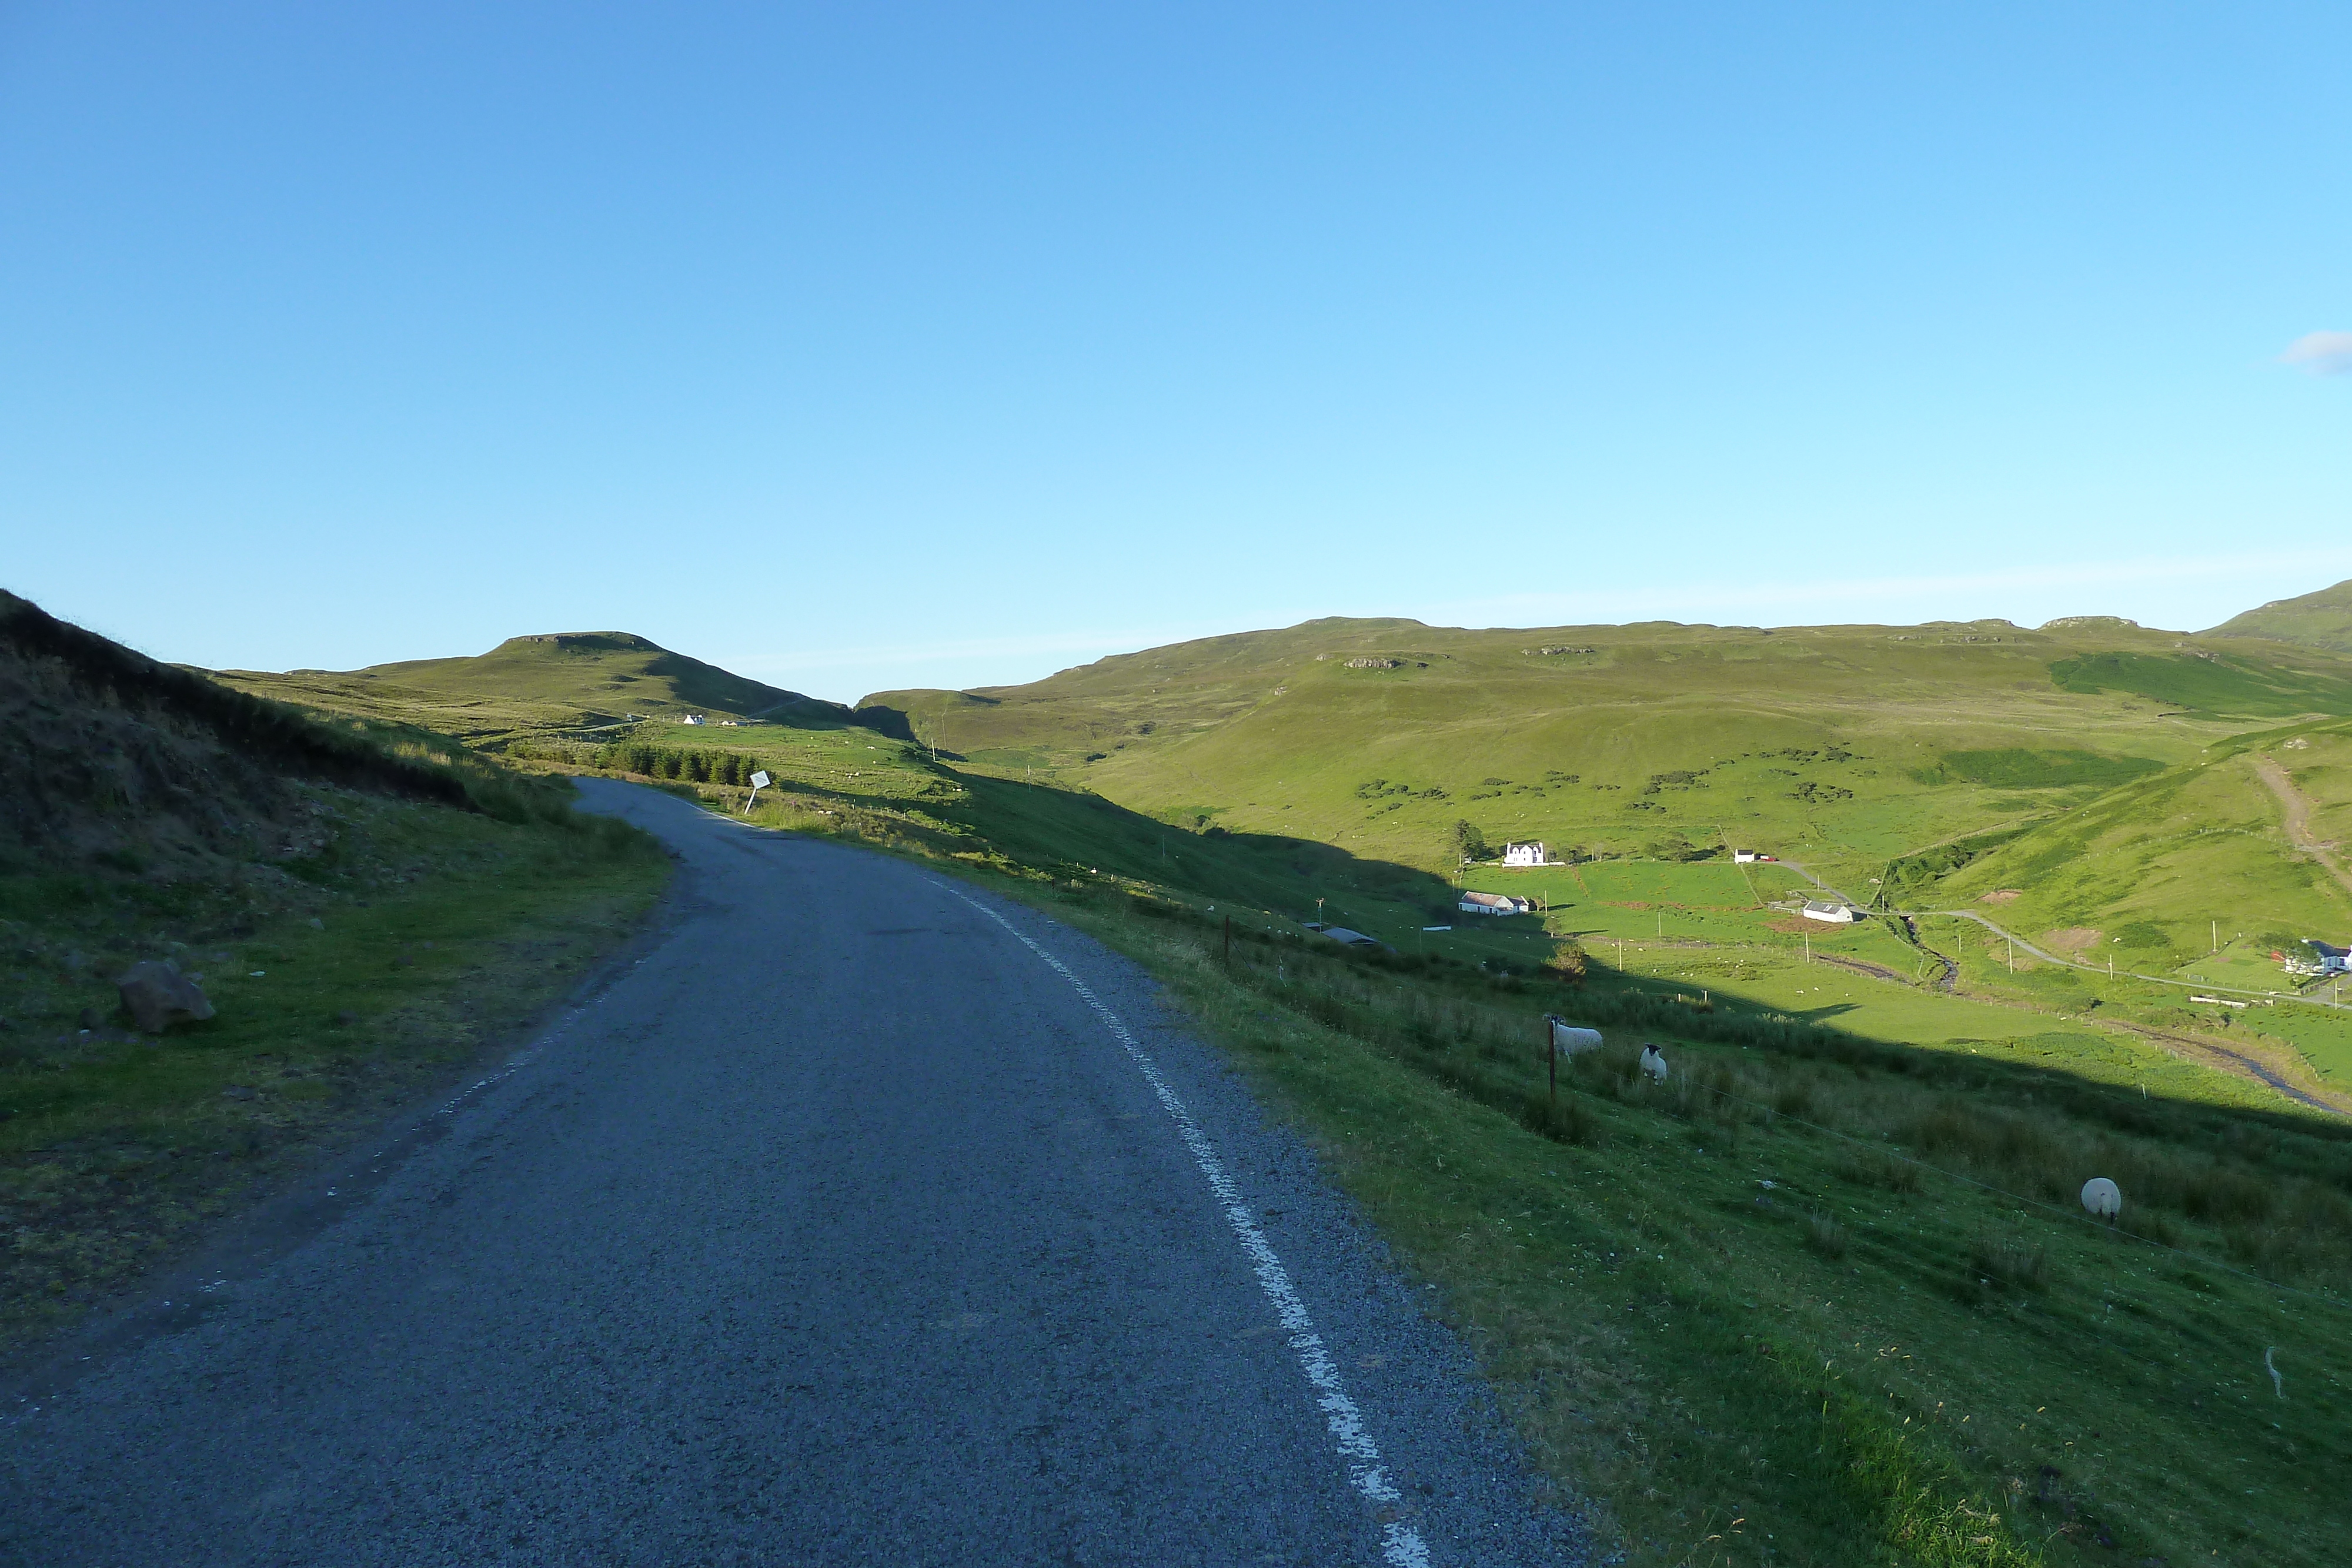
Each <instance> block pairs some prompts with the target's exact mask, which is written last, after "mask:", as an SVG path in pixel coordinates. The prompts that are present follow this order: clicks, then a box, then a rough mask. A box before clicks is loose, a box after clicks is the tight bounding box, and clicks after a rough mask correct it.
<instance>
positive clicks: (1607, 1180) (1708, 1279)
mask: <svg viewBox="0 0 2352 1568" xmlns="http://www.w3.org/2000/svg"><path fill="white" fill-rule="evenodd" d="M1023 891H1024V894H1025V895H1026V896H1029V897H1031V898H1032V899H1033V900H1034V901H1040V902H1044V903H1046V904H1049V905H1050V906H1051V907H1052V908H1053V909H1054V912H1055V914H1057V915H1060V916H1062V917H1063V918H1065V919H1067V920H1069V921H1070V922H1071V923H1072V924H1074V925H1079V926H1081V927H1082V928H1085V929H1087V930H1089V931H1091V932H1093V933H1094V934H1096V935H1097V936H1100V937H1101V938H1103V939H1104V940H1106V941H1107V942H1108V943H1109V944H1110V945H1112V946H1115V947H1117V948H1118V949H1120V950H1121V951H1123V952H1125V953H1127V954H1128V955H1129V956H1132V957H1134V958H1136V959H1137V960H1138V961H1139V962H1141V963H1142V964H1144V965H1145V966H1146V967H1148V968H1150V970H1151V971H1152V972H1153V973H1154V974H1156V975H1157V976H1159V977H1160V978H1161V979H1162V980H1163V981H1165V982H1166V983H1167V984H1169V985H1170V987H1171V988H1172V990H1173V991H1174V992H1175V994H1176V996H1177V997H1178V998H1179V999H1180V1000H1181V1002H1182V1004H1183V1005H1184V1006H1185V1007H1186V1008H1187V1009H1189V1010H1190V1011H1191V1012H1192V1014H1193V1015H1194V1016H1195V1017H1196V1018H1198V1019H1200V1020H1201V1021H1202V1024H1203V1026H1204V1027H1205V1028H1206V1029H1207V1030H1209V1031H1210V1032H1211V1033H1212V1034H1213V1036H1214V1037H1215V1038H1216V1039H1218V1040H1221V1041H1222V1042H1223V1043H1224V1044H1225V1046H1226V1047H1227V1048H1228V1050H1229V1051H1230V1052H1231V1054H1232V1056H1233V1058H1234V1061H1237V1062H1238V1063H1240V1064H1241V1065H1242V1066H1243V1068H1244V1071H1246V1072H1247V1073H1248V1074H1249V1075H1250V1076H1251V1077H1252V1078H1253V1080H1255V1082H1257V1084H1258V1085H1259V1087H1260V1088H1261V1090H1262V1091H1263V1092H1265V1093H1266V1094H1267V1095H1268V1096H1269V1097H1270V1099H1271V1100H1272V1101H1273V1103H1275V1104H1276V1105H1277V1106H1278V1107H1280V1109H1281V1110H1282V1111H1283V1112H1284V1113H1286V1115H1287V1116H1288V1117H1289V1119H1290V1120H1291V1121H1292V1122H1293V1123H1294V1124H1295V1125H1297V1127H1298V1128H1299V1129H1300V1130H1301V1131H1302V1132H1304V1133H1305V1134H1307V1136H1309V1137H1310V1138H1311V1139H1312V1140H1313V1141H1314V1142H1315V1143H1316V1145H1318V1148H1319V1149H1320V1150H1321V1152H1322V1154H1323V1155H1324V1157H1325V1159H1326V1161H1327V1163H1328V1168H1329V1169H1330V1171H1331V1172H1332V1174H1333V1176H1335V1178H1336V1179H1337V1180H1339V1183H1340V1184H1341V1185H1342V1186H1344V1187H1345V1188H1346V1189H1347V1190H1348V1191H1349V1193H1350V1194H1351V1195H1352V1196H1353V1197H1355V1198H1356V1199H1357V1200H1358V1201H1359V1202H1360V1203H1361V1204H1362V1205H1363V1207H1364V1208H1365V1210H1366V1212H1367V1214H1368V1216H1369V1217H1370V1218H1371V1220H1372V1221H1373V1222H1374V1223H1375V1224H1376V1225H1378V1226H1379V1227H1380V1228H1381V1231H1382V1232H1383V1233H1384V1234H1385V1235H1386V1236H1387V1237H1388V1238H1389V1239H1391V1242H1392V1243H1393V1244H1394V1245H1395V1246H1396V1248H1397V1249H1398V1251H1399V1252H1400V1254H1401V1255H1402V1257H1403V1258H1404V1260H1406V1261H1407V1263H1408V1265H1409V1266H1410V1267H1412V1268H1413V1269H1414V1270H1418V1271H1420V1272H1421V1273H1423V1275H1425V1276H1426V1277H1427V1278H1428V1279H1430V1280H1431V1281H1435V1282H1437V1283H1439V1284H1440V1285H1441V1286H1442V1287H1443V1288H1444V1296H1445V1300H1446V1302H1447V1312H1448V1315H1449V1316H1450V1317H1451V1318H1452V1319H1453V1321H1454V1322H1455V1323H1456V1325H1457V1326H1458V1327H1460V1328H1461V1329H1462V1330H1463V1331H1464V1332H1465V1334H1466V1335H1467V1336H1468V1337H1469V1339H1470V1340H1471V1343H1473V1344H1474V1345H1475V1346H1476V1347H1477V1348H1478V1350H1479V1352H1480V1354H1481V1355H1482V1356H1483V1358H1484V1361H1485V1364H1486V1367H1487V1369H1488V1371H1489V1373H1490V1374H1491V1375H1493V1376H1494V1377H1495V1379H1496V1382H1497V1384H1498V1385H1500V1386H1501V1387H1502V1388H1503V1389H1504V1390H1505V1392H1506V1394H1507V1396H1508V1397H1510V1398H1511V1400H1512V1401H1513V1402H1514V1403H1515V1405H1516V1406H1517V1410H1518V1412H1519V1414H1520V1417H1521V1420H1522V1423H1523V1426H1524V1428H1525V1430H1526V1432H1527V1434H1528V1438H1529V1440H1530V1442H1531V1444H1532V1446H1533V1448H1534V1450H1535V1452H1536V1453H1537V1455H1538V1457H1539V1458H1540V1459H1541V1461H1542V1462H1543V1463H1544V1464H1545V1465H1546V1466H1547V1468H1548V1469H1551V1470H1552V1471H1554V1472H1555V1473H1556V1474H1558V1475H1559V1476H1560V1477H1561V1478H1562V1479H1566V1480H1567V1481H1569V1482H1570V1484H1571V1485H1572V1486H1574V1487H1575V1488H1577V1489H1578V1490H1580V1491H1582V1492H1583V1493H1584V1494H1585V1495H1587V1496H1590V1497H1593V1498H1596V1499H1599V1500H1601V1501H1602V1502H1603V1504H1604V1506H1605V1508H1606V1510H1607V1511H1608V1515H1609V1518H1610V1521H1611V1524H1612V1528H1613V1529H1614V1531H1616V1532H1617V1534H1618V1536H1619V1538H1620V1540H1621V1542H1622V1545H1623V1547H1624V1549H1625V1551H1626V1552H1627V1555H1628V1558H1629V1560H1630V1561H1632V1562H1634V1563H1660V1564H1668V1563H1671V1564H1693V1565H1700V1564H1704V1565H1710V1568H1712V1565H1717V1564H1721V1565H1728V1564H1733V1563H1820V1564H1848V1563H1935V1564H1960V1563H1967V1564H1985V1565H1994V1564H2011V1563H2042V1562H2046V1563H2075V1562H2086V1563H2100V1562H2105V1563H2112V1562H2118V1561H2121V1562H2126V1563H2141V1562H2145V1561H2147V1560H2150V1559H2156V1560H2161V1561H2169V1562H2173V1563H2183V1562H2189V1561H2196V1562H2201V1563H2240V1564H2254V1563H2263V1564H2277V1563H2314V1564H2316V1563H2326V1562H2330V1561H2333V1560H2334V1558H2335V1556H2336V1548H2337V1543H2338V1542H2340V1541H2341V1539H2342V1536H2343V1529H2344V1525H2345V1523H2346V1513H2347V1505H2346V1500H2345V1498H2344V1495H2343V1491H2342V1489H2341V1486H2340V1484H2339V1483H2340V1479H2341V1477H2342V1476H2343V1475H2345V1474H2347V1473H2352V1416H2347V1409H2346V1405H2345V1394H2346V1391H2347V1385H2352V1356H2347V1353H2346V1351H2345V1349H2344V1346H2345V1343H2346V1334H2347V1329H2352V1311H2347V1308H2346V1307H2345V1305H2344V1304H2343V1291H2344V1286H2345V1284H2346V1282H2347V1280H2346V1271H2345V1257H2344V1253H2343V1250H2342V1245H2343V1241H2344V1235H2345V1227H2344V1223H2343V1219H2344V1216H2343V1213H2342V1211H2341V1205H2342V1204H2343V1203H2344V1201H2345V1199H2344V1193H2345V1189H2346V1187H2347V1185H2352V1166H2347V1164H2346V1161H2345V1155H2346V1152H2347V1144H2346V1143H2345V1141H2344V1139H2343V1137H2342V1134H2341V1132H2340V1130H2339V1129H2337V1128H2335V1127H2332V1126H2328V1125H2326V1124H2323V1123H2320V1122H2318V1121H2316V1120H2313V1121H2310V1122H2309V1123H2308V1124H2305V1122H2304V1121H2303V1120H2302V1119H2300V1118H2294V1117H2273V1118H2262V1117H2243V1116H2242V1115H2241V1114H2240V1113H2232V1112H2230V1111H2227V1110H2225V1109H2221V1108H2216V1107H2211V1106H2201V1105H2199V1106H2176V1105H2172V1104H2169V1103H2163V1102H2152V1101H2151V1102H2143V1103H2141V1104H2140V1106H2139V1107H2138V1108H2137V1110H2136V1109H2135V1107H2134V1105H2133V1104H2132V1103H2131V1100H2130V1099H2129V1098H2128V1097H2127V1096H2126V1095H2125V1094H2124V1093H2121V1092H2116V1091H2115V1090H2113V1089H2111V1088H2108V1087H2106V1086H2103V1085H2097V1084H2091V1083H2082V1084H2068V1083H2063V1082H2058V1081H2057V1080H2056V1079H2055V1077H2054V1075H2052V1074H2048V1073H2041V1072H2035V1071H2030V1070H2026V1069H2022V1068H2019V1067H2016V1066H2014V1065H2012V1064H2007V1063H1990V1064H1988V1063H1983V1062H1978V1061H1966V1060H1956V1059H1952V1058H1948V1057H1937V1056H1935V1055H1934V1054H1933V1053H1927V1052H1921V1051H1906V1050H1903V1049H1901V1048H1895V1047H1872V1046H1871V1045H1870V1044H1869V1042H1866V1041H1853V1049H1851V1050H1850V1051H1847V1050H1837V1049H1830V1050H1818V1049H1812V1048H1811V1046H1813V1045H1816V1044H1818V1042H1808V1041H1806V1040H1797V1039H1792V1040H1790V1042H1789V1044H1788V1045H1787V1046H1784V1047H1782V1048H1780V1049H1766V1048H1759V1047H1756V1046H1741V1045H1738V1044H1735V1043H1728V1042H1724V1041H1710V1040H1691V1039H1676V1038H1675V1037H1674V1036H1673V1035H1672V1034H1671V1033H1670V1032H1668V1031H1666V1030H1658V1029H1654V1028H1650V1029H1644V1030H1639V1031H1636V1030H1617V1029H1614V1028H1612V1030H1610V1031H1609V1032H1610V1034H1611V1037H1612V1038H1611V1043H1610V1045H1609V1046H1608V1047H1606V1048H1605V1049H1604V1050H1602V1051H1599V1052H1595V1053H1591V1054H1590V1055H1587V1056H1585V1057H1581V1058H1579V1059H1578V1060H1577V1061H1576V1062H1575V1064H1574V1066H1573V1068H1572V1069H1571V1070H1570V1071H1569V1072H1567V1073H1566V1074H1564V1082H1563V1085H1562V1095H1563V1098H1564V1103H1565V1105H1566V1107H1567V1109H1566V1110H1564V1111H1562V1112H1559V1113H1554V1112H1552V1111H1551V1110H1550V1108H1549V1107H1550V1102H1549V1099H1547V1098H1546V1097H1545V1096H1544V1094H1543V1092H1542V1089H1541V1087H1540V1085H1541V1082H1542V1081H1541V1079H1540V1077H1539V1073H1538V1067H1537V1061H1538V1051H1537V1050H1535V1049H1531V1048H1530V1047H1531V1046H1532V1042H1533V1041H1534V1040H1535V1034H1534V1031H1533V1027H1532V1026H1533V1024H1534V1022H1535V1019H1537V1017H1538V1014H1539V1013H1540V1012H1541V1011H1542V1010H1544V1009H1546V1008H1547V1007H1550V1006H1560V1005H1564V1006H1565V1009H1566V1010H1568V1011H1570V1013H1571V1015H1573V1012H1574V1010H1575V1009H1574V1003H1573V1001H1572V999H1570V997H1569V994H1567V993H1561V994H1559V995H1558V996H1552V997H1538V996H1537V995H1534V994H1531V993H1528V992H1518V993H1513V992H1511V991H1508V990H1506V991H1503V992H1500V993H1497V991H1496V989H1495V988H1493V987H1492V985H1491V983H1490V982H1486V981H1485V980H1482V979H1479V980H1474V979H1471V978H1469V977H1465V976H1449V975H1445V974H1443V973H1439V974H1430V973H1420V974H1415V973H1412V972H1409V971H1401V970H1400V969H1399V968H1397V967H1389V966H1383V965H1379V964H1368V963H1361V962H1357V961H1352V960H1350V959H1349V958H1347V957H1345V956H1339V955H1329V956H1327V955H1323V954H1318V953H1317V952H1315V951H1314V950H1313V949H1311V948H1307V947H1295V946H1289V945H1286V944H1281V943H1271V944H1261V943H1257V942H1251V941H1243V942H1237V943H1236V945H1235V950H1234V960H1233V963H1232V965H1231V966H1230V967H1227V966H1226V965H1225V964H1223V962H1221V961H1220V959H1219V956H1218V951H1219V950H1218V947H1217V946H1216V941H1215V937H1214V936H1213V933H1212V932H1210V931H1209V930H1208V929H1206V928H1203V927H1201V926H1197V925H1193V924H1192V923H1191V922H1190V921H1187V920H1184V919H1181V918H1177V917H1170V916H1167V915H1163V916H1162V917H1159V918H1152V917H1149V916H1148V915H1147V914H1146V913H1145V911H1144V910H1143V908H1142V906H1140V905H1139V904H1136V902H1135V901H1131V900H1130V901H1129V902H1128V904H1126V905H1124V906H1123V905H1122V904H1119V903H1118V902H1117V901H1112V900H1106V899H1102V898H1098V897H1086V896H1082V895H1078V894H1066V893H1065V894H1055V893H1053V892H1050V891H1047V890H1045V889H1042V888H1039V887H1036V886H1034V885H1030V886H1025V887H1024V889H1023ZM1639 1039H1660V1040H1664V1041H1665V1042H1666V1049H1667V1051H1669V1053H1670V1056H1671V1059H1672V1060H1673V1061H1674V1063H1675V1074H1674V1076H1673V1077H1672V1078H1671V1079H1670V1080H1669V1082H1668V1083H1667V1084H1665V1085H1664V1086H1658V1085H1653V1084H1651V1083H1649V1082H1647V1081H1646V1080H1645V1079H1643V1077H1642V1076H1641V1074H1640V1073H1639V1072H1638V1071H1637V1070H1636V1069H1635V1066H1634V1062H1633V1057H1634V1053H1635V1051H1636V1050H1637V1043H1636V1042H1637V1040H1639ZM2142 1113H2144V1116H2143V1115H2142ZM2041 1136H2048V1137H2050V1138H2051V1139H2052V1142H2051V1143H2050V1145H2048V1146H2042V1145H2040V1144H2039V1143H2038V1142H2037V1139H2038V1138H2039V1137H2041ZM2233 1151H2235V1152H2233ZM2273 1155H2277V1156H2278V1157H2279V1158H2280V1160H2281V1162H2282V1163H2281V1164H2280V1165H2279V1166H2275V1167H2274V1166H2272V1165H2271V1164H2270V1161H2271V1159H2272V1157H2273ZM2305 1162H2307V1163H2305ZM2060 1167H2063V1172H2064V1177H2065V1179H2066V1180H2069V1181H2072V1180H2074V1179H2078V1178H2076V1177H2074V1170H2075V1169H2076V1168H2078V1167H2079V1169H2080V1171H2081V1174H2082V1176H2089V1175H2092V1174H2112V1173H2113V1172H2116V1171H2129V1172H2131V1173H2132V1174H2130V1175H2128V1176H2125V1177H2124V1178H2123V1179H2124V1181H2125V1186H2126V1192H2127V1193H2133V1194H2135V1195H2136V1201H2135V1210H2134V1218H2135V1220H2136V1229H2137V1234H2136V1233H2135V1232H2134V1230H2131V1229H2121V1230H2109V1229H2107V1228H2104V1227H2101V1226H2098V1225H2096V1224H2094V1223H2092V1222H2090V1221H2089V1220H2088V1219H2087V1218H2084V1217H2083V1216H2081V1215H2080V1214H2079V1212H2076V1213H2073V1214H2070V1213H2068V1212H2067V1211H2066V1209H2065V1208H2064V1207H2060V1206H2052V1207H2045V1206H2044V1205H2043V1204H2042V1202H2041V1201H2039V1200H2040V1199H2042V1197H2045V1196H2049V1193H2048V1188H2049V1186H2050V1185H2051V1179H2050V1178H2051V1176H2052V1174H2053V1172H2054V1171H2056V1170H2057V1169H2059V1168H2060ZM2265 1187H2267V1188H2270V1189H2272V1191H2271V1192H2270V1193H2269V1194H2263V1192H2262V1189H2263V1188H2265ZM2289 1191H2291V1192H2292V1193H2293V1194H2294V1197H2293V1198H2292V1200H2291V1203H2290V1207H2292V1205H2293V1204H2305V1205H2308V1206H2310V1207H2307V1208H2304V1209H2299V1210H2296V1218H2294V1219H2292V1220H2288V1219H2286V1218H2284V1217H2283V1216H2282V1215H2281V1214H2280V1213H2279V1211H2278V1210H2277V1209H2276V1208H2274V1207H2273V1208H2269V1209H2268V1210H2267V1212H2268V1213H2269V1215H2270V1218H2268V1219H2266V1220H2264V1221H2262V1222H2259V1223H2255V1224H2252V1225H2251V1226H2249V1225H2246V1224H2241V1223H2237V1222H2233V1221H2232V1220H2231V1218H2230V1217H2229V1209H2230V1205H2231V1203H2232V1202H2235V1201H2245V1202H2251V1203H2254V1204H2256V1205H2258V1206H2267V1205H2273V1204H2275V1203H2277V1202H2279V1201H2280V1200H2279V1197H2278V1196H2277V1195H2278V1194H2280V1193H2284V1192H2289ZM2066 1196H2067V1197H2069V1198H2071V1194H2069V1195H2066ZM2282 1226H2284V1228H2289V1229H2294V1230H2296V1231H2297V1233H2298V1234H2300V1235H2303V1236H2304V1238H2305V1242H2306V1243H2307V1244H2308V1246H2309V1247H2310V1248H2311V1250H2309V1251H2305V1252H2302V1253H2297V1254H2294V1255H2289V1254H2288V1253H2287V1252H2285V1251H2273V1252H2271V1253H2269V1254H2267V1255H2265V1254H2263V1252H2262V1248H2261V1243H2260V1241H2259V1240H2258V1238H2259V1237H2261V1236H2263V1235H2264V1234H2272V1235H2273V1236H2275V1234H2276V1232H2277V1231H2278V1229H2279V1228H2281V1227H2282ZM2265 1266H2267V1267H2268V1268H2269V1269H2270V1270H2273V1272H2272V1274H2271V1276H2270V1277H2269V1278H2263V1277H2260V1272H2259V1271H2260V1270H2263V1268H2264V1267H2265ZM2273 1367H2275V1368H2277V1369H2279V1370H2280V1376H2279V1377H2278V1378H2277V1379H2276V1380H2273V1377H2272V1376H2271V1375H2270V1372H2271V1369H2272V1368H2273Z"/></svg>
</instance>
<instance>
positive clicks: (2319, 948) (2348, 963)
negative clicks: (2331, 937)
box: [2287, 936, 2352, 975]
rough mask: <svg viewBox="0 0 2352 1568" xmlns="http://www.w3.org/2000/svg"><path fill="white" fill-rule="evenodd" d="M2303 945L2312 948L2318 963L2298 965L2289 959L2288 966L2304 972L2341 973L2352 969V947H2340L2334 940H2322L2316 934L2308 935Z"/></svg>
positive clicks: (2318, 973)
mask: <svg viewBox="0 0 2352 1568" xmlns="http://www.w3.org/2000/svg"><path fill="white" fill-rule="evenodd" d="M2303 945H2304V946H2306V947H2308V948H2310V949H2311V952H2312V956H2314V957H2315V958H2316V959H2318V960H2319V962H2318V963H2317V964H2316V965H2298V964H2296V963H2294V961H2293V960H2291V959H2290V960H2289V961H2288V963H2287V967H2288V968H2289V969H2290V970H2294V971H2295V972H2297V973H2302V974H2312V975H2341V974H2345V973H2347V971H2352V947H2338V946H2336V944H2334V943H2333V942H2322V941H2321V940H2320V939H2319V938H2318V937H2316V936H2306V937H2305V938H2304V941H2303Z"/></svg>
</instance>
